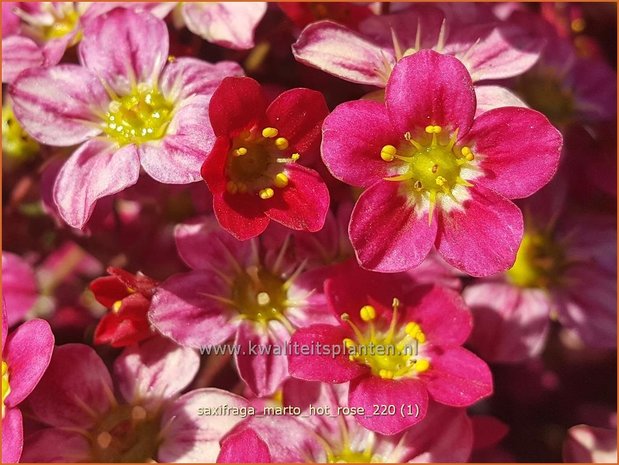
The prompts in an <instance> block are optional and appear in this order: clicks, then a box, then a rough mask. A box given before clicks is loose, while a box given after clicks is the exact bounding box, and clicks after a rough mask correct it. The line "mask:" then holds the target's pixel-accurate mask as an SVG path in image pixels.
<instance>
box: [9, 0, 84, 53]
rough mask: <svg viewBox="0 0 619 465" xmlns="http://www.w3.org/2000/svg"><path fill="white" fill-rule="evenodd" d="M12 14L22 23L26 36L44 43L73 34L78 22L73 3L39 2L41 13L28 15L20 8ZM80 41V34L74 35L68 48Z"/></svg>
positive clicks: (77, 14) (76, 11)
mask: <svg viewBox="0 0 619 465" xmlns="http://www.w3.org/2000/svg"><path fill="white" fill-rule="evenodd" d="M13 12H14V13H15V14H16V15H17V16H19V17H20V19H21V20H22V21H23V22H24V30H25V32H26V33H27V34H29V35H30V36H31V37H32V38H34V39H37V40H41V41H44V42H47V41H49V40H52V39H58V38H60V37H64V36H65V35H67V34H69V33H70V32H73V31H74V30H75V28H76V27H77V26H78V23H79V20H80V14H79V12H78V10H77V8H76V7H75V5H74V4H73V2H56V3H53V2H41V11H40V12H39V13H37V14H30V13H28V12H27V11H24V10H22V9H20V8H15V9H14V10H13ZM80 39H81V32H80V33H78V34H76V35H75V37H74V38H73V40H72V41H71V42H70V43H69V44H68V46H72V45H75V44H76V43H77V42H79V41H80Z"/></svg>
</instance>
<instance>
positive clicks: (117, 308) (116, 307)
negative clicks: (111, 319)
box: [112, 300, 123, 313]
mask: <svg viewBox="0 0 619 465" xmlns="http://www.w3.org/2000/svg"><path fill="white" fill-rule="evenodd" d="M122 305H123V303H122V301H120V300H117V301H116V302H114V305H112V311H113V312H114V313H118V312H119V311H120V307H122Z"/></svg>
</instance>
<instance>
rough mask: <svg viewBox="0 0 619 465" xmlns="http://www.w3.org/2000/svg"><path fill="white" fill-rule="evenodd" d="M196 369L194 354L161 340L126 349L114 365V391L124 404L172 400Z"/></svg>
mask: <svg viewBox="0 0 619 465" xmlns="http://www.w3.org/2000/svg"><path fill="white" fill-rule="evenodd" d="M199 368H200V357H199V355H198V354H197V352H196V351H195V350H193V349H189V348H186V347H180V346H178V345H177V344H175V343H173V342H172V341H170V340H168V339H165V338H162V337H155V338H151V339H149V340H148V341H145V342H143V343H142V344H140V345H133V346H131V347H128V348H127V349H125V350H124V351H123V352H122V353H121V354H120V355H119V356H118V358H117V359H116V360H115V361H114V375H115V376H116V379H117V380H118V389H119V390H120V392H121V394H122V396H123V397H124V398H125V400H127V401H128V402H132V401H133V400H136V399H140V400H142V401H143V400H145V399H146V400H148V399H150V398H152V400H154V401H155V402H161V400H162V399H172V398H173V397H175V396H176V395H177V394H179V393H180V392H181V391H182V390H183V389H185V388H186V387H187V386H188V385H189V383H191V381H193V378H194V377H195V376H196V374H197V373H198V369H199Z"/></svg>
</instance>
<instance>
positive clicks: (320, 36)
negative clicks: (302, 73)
mask: <svg viewBox="0 0 619 465" xmlns="http://www.w3.org/2000/svg"><path fill="white" fill-rule="evenodd" d="M292 53H293V54H294V57H295V58H296V60H297V61H298V62H300V63H303V64H304V65H308V66H312V67H314V68H318V69H320V70H322V71H325V72H327V73H329V74H332V75H334V76H337V77H339V78H341V79H344V80H346V81H350V82H354V83H357V84H366V85H370V86H377V87H385V85H386V84H387V79H388V77H389V72H390V71H391V68H392V67H393V65H394V64H395V57H394V56H393V54H392V53H391V52H390V51H389V50H388V49H386V48H382V47H379V46H377V45H376V44H375V43H373V42H371V41H369V40H368V39H366V38H365V37H363V36H362V35H360V34H358V33H357V32H354V31H352V30H351V29H349V28H347V27H346V26H343V25H341V24H338V23H336V22H333V21H317V22H315V23H312V24H310V25H309V26H307V27H306V28H305V29H303V31H302V32H301V35H300V36H299V38H298V39H297V41H296V42H295V43H294V44H293V45H292Z"/></svg>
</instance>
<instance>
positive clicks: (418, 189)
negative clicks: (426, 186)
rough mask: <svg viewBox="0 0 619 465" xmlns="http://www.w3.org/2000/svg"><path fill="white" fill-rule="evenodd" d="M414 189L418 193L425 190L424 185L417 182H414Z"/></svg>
mask: <svg viewBox="0 0 619 465" xmlns="http://www.w3.org/2000/svg"><path fill="white" fill-rule="evenodd" d="M413 187H414V188H415V190H416V191H418V192H419V191H421V190H422V189H423V184H422V183H421V181H419V180H417V181H415V182H414V184H413Z"/></svg>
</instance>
